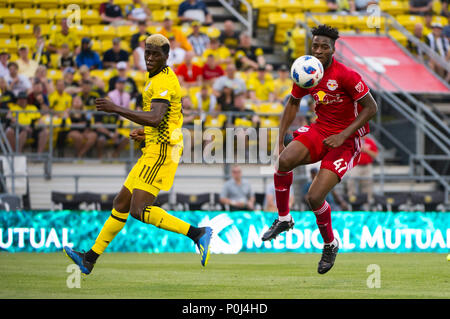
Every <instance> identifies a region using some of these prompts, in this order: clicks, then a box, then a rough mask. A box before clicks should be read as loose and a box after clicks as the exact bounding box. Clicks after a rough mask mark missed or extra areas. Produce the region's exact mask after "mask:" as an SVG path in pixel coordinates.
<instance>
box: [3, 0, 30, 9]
mask: <svg viewBox="0 0 450 319" xmlns="http://www.w3.org/2000/svg"><path fill="white" fill-rule="evenodd" d="M8 6H9V7H10V8H11V7H14V8H16V9H22V8H31V5H30V1H27V0H8Z"/></svg>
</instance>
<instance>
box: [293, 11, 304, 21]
mask: <svg viewBox="0 0 450 319" xmlns="http://www.w3.org/2000/svg"><path fill="white" fill-rule="evenodd" d="M294 20H295V23H298V22H303V21H305V13H304V12H298V13H295V14H294Z"/></svg>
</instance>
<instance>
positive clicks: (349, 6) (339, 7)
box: [327, 0, 355, 12]
mask: <svg viewBox="0 0 450 319" xmlns="http://www.w3.org/2000/svg"><path fill="white" fill-rule="evenodd" d="M327 7H328V11H329V12H342V11H345V12H354V11H355V1H353V0H327Z"/></svg>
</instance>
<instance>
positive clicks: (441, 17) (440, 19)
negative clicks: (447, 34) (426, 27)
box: [431, 16, 447, 26]
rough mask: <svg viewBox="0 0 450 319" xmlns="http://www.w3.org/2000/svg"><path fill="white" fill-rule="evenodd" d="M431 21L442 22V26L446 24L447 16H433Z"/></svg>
mask: <svg viewBox="0 0 450 319" xmlns="http://www.w3.org/2000/svg"><path fill="white" fill-rule="evenodd" d="M431 23H440V24H441V25H442V26H446V25H447V18H446V17H443V16H433V18H432V20H431Z"/></svg>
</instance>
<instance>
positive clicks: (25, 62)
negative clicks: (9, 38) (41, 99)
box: [16, 44, 39, 79]
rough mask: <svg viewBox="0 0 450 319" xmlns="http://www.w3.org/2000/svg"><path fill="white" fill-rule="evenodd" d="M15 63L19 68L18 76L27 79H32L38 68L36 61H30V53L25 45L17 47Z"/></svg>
mask: <svg viewBox="0 0 450 319" xmlns="http://www.w3.org/2000/svg"><path fill="white" fill-rule="evenodd" d="M16 63H17V65H18V66H19V74H23V75H25V76H26V77H27V78H29V79H31V78H33V77H34V74H35V73H36V69H37V67H38V66H39V64H38V63H37V62H36V61H34V60H32V59H30V51H29V49H28V46H27V45H25V44H22V45H21V46H20V47H19V58H18V59H17V60H16Z"/></svg>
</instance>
